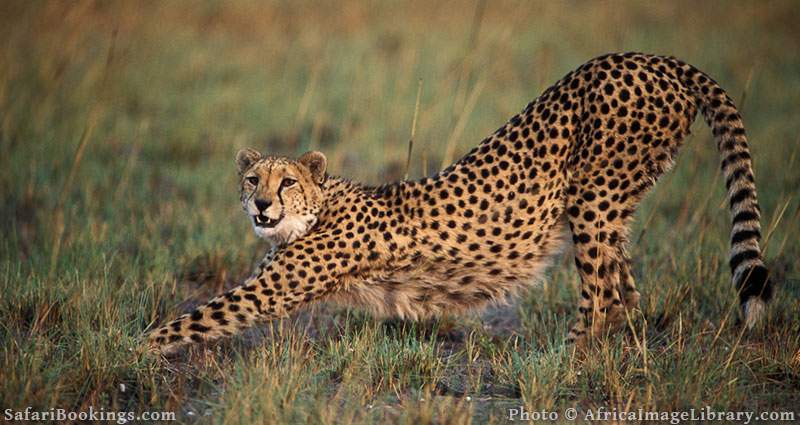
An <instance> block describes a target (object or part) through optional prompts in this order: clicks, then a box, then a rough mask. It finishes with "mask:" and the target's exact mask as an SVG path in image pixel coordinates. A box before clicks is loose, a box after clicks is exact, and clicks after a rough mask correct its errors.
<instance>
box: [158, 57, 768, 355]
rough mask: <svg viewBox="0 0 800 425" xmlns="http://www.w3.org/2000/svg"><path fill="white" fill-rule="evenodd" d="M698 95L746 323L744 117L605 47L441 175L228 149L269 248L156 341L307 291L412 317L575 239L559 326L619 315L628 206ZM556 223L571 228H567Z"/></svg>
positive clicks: (495, 295)
mask: <svg viewBox="0 0 800 425" xmlns="http://www.w3.org/2000/svg"><path fill="white" fill-rule="evenodd" d="M698 111H699V112H700V113H701V114H702V116H703V117H704V119H705V121H706V123H707V124H708V125H709V126H710V127H711V130H712V134H713V135H714V139H715V142H716V145H717V148H718V150H719V153H720V157H721V162H722V173H723V176H724V178H725V187H726V189H727V197H728V205H729V209H730V213H731V217H732V229H731V235H730V238H731V249H730V256H729V266H730V270H731V275H732V281H733V284H734V287H735V288H736V290H737V293H738V294H739V300H740V303H741V306H742V311H743V314H744V316H745V322H744V323H745V324H746V325H747V326H748V327H750V326H753V325H754V324H755V323H756V321H757V319H758V317H760V316H761V315H762V314H763V312H764V306H765V303H766V302H767V301H768V300H769V299H770V297H771V296H772V291H773V284H772V282H771V280H770V277H769V273H768V271H767V268H766V267H765V266H764V262H763V259H762V253H761V248H760V246H759V240H760V238H761V225H760V209H759V206H758V201H757V194H756V186H755V178H754V174H753V168H752V159H751V155H750V150H749V146H748V143H747V138H746V135H745V129H744V124H743V122H742V117H741V115H740V114H739V111H738V110H737V109H736V106H735V105H734V103H733V101H732V100H731V98H730V97H729V96H728V95H727V94H726V92H725V91H724V90H723V89H722V88H721V87H720V86H719V84H717V83H716V82H715V81H714V80H713V79H712V78H711V77H709V76H708V75H707V74H705V73H703V72H701V71H699V70H698V69H696V68H695V67H693V66H691V65H689V64H686V63H684V62H682V61H680V60H678V59H675V58H673V57H665V56H654V55H647V54H640V53H625V54H609V55H605V56H601V57H598V58H595V59H592V60H590V61H589V62H587V63H585V64H583V65H581V66H580V67H578V68H577V69H575V70H573V71H571V72H569V73H568V74H567V75H565V76H564V77H563V78H562V79H560V80H559V81H558V82H556V83H555V84H554V85H553V86H551V87H550V88H548V89H547V90H545V92H544V93H542V94H541V95H540V96H539V97H538V98H536V99H535V100H533V101H532V102H531V103H529V104H528V105H527V106H526V107H525V108H524V109H523V110H522V112H520V113H519V114H517V115H515V116H513V117H512V118H511V119H510V120H509V121H508V122H507V123H506V124H505V125H503V126H502V127H500V128H499V129H498V130H497V131H495V132H494V133H493V134H492V135H490V136H489V137H487V138H485V139H484V140H483V141H481V143H480V144H478V146H476V147H475V148H474V149H472V150H471V151H470V152H468V153H467V154H466V155H464V156H463V157H462V158H461V159H459V160H458V161H457V162H455V163H454V164H452V165H451V166H449V167H448V168H447V169H445V170H443V171H441V172H439V173H437V174H436V175H433V176H430V177H426V178H423V179H420V180H415V181H401V182H396V183H392V184H387V185H383V186H379V187H372V186H366V185H361V184H358V183H355V182H351V181H348V180H346V179H342V178H337V177H328V175H327V161H326V159H325V156H324V155H323V154H321V153H319V152H309V153H306V154H304V155H302V156H301V157H299V158H297V159H289V158H283V157H273V156H264V155H262V154H260V153H259V152H257V151H255V150H252V149H244V150H242V151H240V152H239V153H238V154H237V156H236V164H237V168H238V171H239V176H240V178H241V180H240V194H241V201H242V208H243V209H244V210H245V212H246V213H247V214H248V215H249V216H250V217H251V220H252V222H253V229H254V231H255V232H256V234H257V235H258V236H260V237H262V238H265V239H267V240H269V241H270V242H271V243H272V245H273V249H272V251H271V253H270V254H269V255H268V256H267V258H266V259H265V261H263V262H262V263H261V265H260V266H259V268H258V270H257V271H256V273H255V274H254V275H253V276H251V277H250V278H248V279H247V280H245V282H244V283H243V284H242V285H241V286H238V287H236V288H234V289H232V290H230V291H228V292H225V293H224V294H221V295H219V296H217V297H215V298H213V299H212V300H210V301H209V302H208V303H207V304H205V305H204V306H202V307H199V308H197V309H196V310H194V311H192V312H191V313H188V314H184V315H182V316H180V317H178V318H177V319H175V320H173V321H171V322H169V323H168V324H166V325H165V326H163V327H161V328H158V329H156V330H155V331H154V332H152V333H151V334H150V336H149V344H150V346H151V347H153V348H155V349H157V350H160V351H161V352H169V351H171V350H173V349H175V348H177V347H179V346H181V345H182V344H185V343H190V342H202V341H208V340H211V339H214V338H217V337H220V336H229V335H233V334H235V333H237V332H238V331H240V330H241V329H243V328H246V327H248V326H251V325H253V324H254V323H256V322H259V321H263V320H269V319H274V318H280V317H284V316H286V315H288V314H289V313H291V312H293V311H295V310H296V309H297V308H299V307H301V306H304V305H307V304H309V303H310V302H313V301H316V300H329V301H335V302H340V303H344V304H348V305H357V306H362V307H366V308H367V309H369V310H371V311H372V312H373V313H375V314H376V315H380V316H398V317H403V318H409V319H422V318H426V317H431V316H436V315H439V314H442V313H444V312H447V313H458V312H463V311H467V310H472V309H476V308H480V307H482V306H485V305H487V304H488V303H492V302H501V301H503V300H505V299H507V298H508V297H510V296H513V295H515V294H517V293H519V292H520V291H523V290H526V289H527V288H529V287H530V285H531V284H532V283H533V282H536V281H537V280H540V279H542V276H543V275H544V271H545V268H546V267H547V265H548V264H549V260H550V259H551V258H552V257H553V256H554V254H555V253H557V252H559V250H560V248H561V247H562V246H564V245H565V244H566V243H567V242H568V241H569V240H570V239H571V242H572V244H573V245H574V251H575V265H576V267H577V269H578V274H579V276H580V279H581V286H580V293H579V297H578V314H577V320H576V323H575V325H574V326H573V327H572V328H571V330H570V331H569V335H568V336H567V340H568V341H577V342H581V341H584V340H586V339H587V338H589V337H591V336H592V335H595V334H597V333H599V332H605V331H608V330H611V329H614V327H615V326H616V325H618V324H619V323H620V322H621V321H623V320H622V318H624V317H625V313H626V312H627V311H628V310H631V309H636V308H637V307H638V303H639V298H640V294H639V292H638V291H637V290H636V285H635V282H634V278H633V273H632V268H633V267H632V262H631V259H630V255H629V253H628V234H629V229H630V224H631V222H632V220H633V217H634V213H635V210H636V207H637V206H638V204H639V202H640V200H641V199H642V198H643V197H644V195H645V194H646V193H647V191H648V190H649V189H650V188H651V187H652V186H653V185H654V184H655V182H656V180H657V179H658V177H659V176H661V175H662V174H663V173H664V172H665V171H666V170H668V169H669V168H670V167H671V165H672V163H673V159H674V158H675V156H676V154H677V152H678V150H679V148H680V147H681V145H682V143H683V141H684V140H685V139H686V136H687V135H688V134H689V131H690V126H691V124H692V122H693V121H694V119H695V116H696V115H697V113H698ZM565 235H568V236H567V237H566V238H565V237H564V236H565Z"/></svg>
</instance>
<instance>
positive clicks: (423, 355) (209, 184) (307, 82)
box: [0, 0, 800, 423]
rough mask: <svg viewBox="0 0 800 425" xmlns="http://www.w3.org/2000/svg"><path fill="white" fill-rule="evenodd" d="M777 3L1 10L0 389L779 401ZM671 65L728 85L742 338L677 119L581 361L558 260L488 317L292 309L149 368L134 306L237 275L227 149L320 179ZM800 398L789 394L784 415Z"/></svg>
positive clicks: (785, 240) (707, 194) (387, 175)
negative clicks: (619, 280)
mask: <svg viewBox="0 0 800 425" xmlns="http://www.w3.org/2000/svg"><path fill="white" fill-rule="evenodd" d="M798 22H800V3H798V2H797V1H749V2H746V1H703V2H695V1H669V2H650V1H633V2H629V1H595V2H588V1H587V2H584V1H558V2H545V1H516V2H513V1H510V2H505V1H504V2H494V1H492V2H489V1H481V0H477V1H442V2H431V1H385V2H361V1H349V0H348V1H329V2H305V1H279V2H257V1H236V2H223V1H203V2H155V1H148V2H116V1H73V2H60V1H52V2H47V1H3V2H2V4H0V39H1V40H3V41H2V44H0V196H1V197H2V198H0V234H2V239H1V240H0V294H2V298H1V299H0V393H1V396H0V401H1V402H0V405H2V406H3V408H14V409H24V408H25V407H26V406H33V407H34V408H40V409H47V408H50V407H61V408H66V409H75V410H81V409H87V408H88V406H94V407H95V408H96V409H99V408H100V407H104V408H105V409H119V410H134V411H143V410H172V411H175V412H177V413H178V418H179V419H180V420H181V421H203V422H205V421H214V422H229V423H230V422H232V423H248V422H250V421H256V420H257V421H263V422H266V423H284V422H292V421H296V422H302V423H305V422H314V423H348V422H366V423H371V422H381V421H384V420H390V421H394V422H408V423H424V422H437V423H444V422H450V423H470V422H484V421H489V422H496V423H499V422H504V421H505V420H506V418H507V416H508V408H509V407H518V406H520V405H522V406H527V407H528V408H529V409H530V410H534V409H543V408H546V409H555V410H557V409H563V408H565V407H570V406H577V407H579V408H581V409H589V408H593V407H594V408H596V407H599V406H606V407H609V408H611V407H616V408H618V409H624V408H639V407H642V408H645V409H648V408H650V409H653V408H659V409H661V410H669V409H687V408H691V407H702V406H705V405H711V406H713V407H715V408H718V409H728V410H741V409H753V410H765V409H773V410H774V409H779V408H784V409H786V408H789V407H791V406H794V407H795V408H796V406H798V405H800V394H799V393H800V384H798V382H800V351H799V350H800V337H799V336H798V335H799V334H800V318H798V316H797V312H798V311H799V310H800V304H799V303H798V293H800V282H799V280H800V270H799V269H798V266H797V263H796V259H797V258H798V255H800V244H799V243H798V237H800V225H799V224H798V223H800V220H799V219H800V202H799V201H798V186H800V171H798V169H799V168H798V167H800V159H798V151H799V150H800V147H799V145H800V120H798V118H800V117H799V116H798V115H799V114H800V53H799V52H800V29H799V28H800V27H799V26H798ZM628 50H635V51H645V52H651V53H659V54H668V55H674V56H677V57H679V58H681V59H683V60H685V61H687V62H689V63H692V64H694V65H696V66H697V67H699V68H700V69H703V70H705V71H706V72H708V73H709V74H711V75H712V76H714V77H715V78H716V79H717V80H718V81H719V82H720V83H721V84H722V86H723V87H725V88H726V89H727V90H728V91H729V93H730V94H731V95H732V96H733V97H734V99H735V100H736V101H737V103H738V105H739V107H740V109H741V110H742V112H743V115H744V117H745V124H746V126H747V129H748V134H749V136H750V140H751V147H752V152H753V155H754V157H755V169H756V173H757V183H758V186H759V195H760V198H761V200H762V209H763V212H764V214H763V216H764V218H763V222H764V227H765V235H766V256H767V259H768V263H769V265H770V266H771V268H772V270H773V274H774V277H775V278H776V279H777V280H778V281H779V282H780V289H779V292H778V296H777V298H778V299H777V300H776V303H775V306H774V307H773V308H772V311H771V314H770V318H769V320H768V322H767V325H766V327H765V329H763V330H762V331H761V332H759V333H756V334H744V335H743V334H741V333H740V331H739V330H740V329H739V327H738V326H737V325H736V323H735V322H736V311H735V309H736V300H735V294H734V291H733V290H732V289H731V287H730V284H729V279H730V277H729V273H728V271H727V267H726V266H725V263H726V258H727V239H728V231H729V217H728V213H727V211H726V208H725V200H724V195H723V182H722V181H721V176H720V173H719V171H718V169H719V167H718V163H719V159H718V156H717V153H716V151H715V149H714V145H713V142H712V141H711V136H710V131H709V130H708V129H707V128H706V127H705V125H704V124H703V123H702V122H701V121H700V120H698V122H697V124H696V125H695V127H694V136H692V137H691V138H690V139H689V140H688V141H687V143H686V146H685V147H684V149H683V152H682V154H681V156H680V158H679V160H678V165H677V166H676V169H675V170H674V171H673V172H671V173H670V174H668V175H667V176H665V177H664V178H663V179H662V181H661V184H660V185H658V187H657V188H656V189H655V190H654V191H653V194H652V195H651V196H650V197H649V198H648V199H647V201H646V202H645V203H644V205H643V207H642V208H641V210H640V211H639V212H638V215H637V217H638V219H637V229H636V232H635V233H634V237H633V240H634V242H635V246H634V247H633V248H632V252H633V255H634V263H635V266H636V269H635V272H636V273H635V274H636V276H637V278H638V281H639V285H640V287H641V288H642V292H643V312H642V315H641V317H637V318H635V320H634V323H633V325H634V326H633V328H634V329H635V331H629V332H628V333H627V335H620V336H615V337H612V338H609V339H608V341H606V343H605V344H604V345H602V346H601V347H598V348H596V349H595V351H594V352H593V353H592V355H590V356H586V357H581V356H578V355H575V354H574V353H571V351H570V350H569V348H568V347H564V346H563V344H562V337H563V335H565V328H566V326H567V323H568V321H569V320H570V319H571V318H572V311H573V305H574V303H575V294H576V283H577V277H576V275H575V273H574V271H573V270H572V266H571V261H570V260H569V255H568V254H567V255H566V256H564V257H563V258H562V257H559V259H557V261H556V267H554V268H553V271H552V272H551V273H550V276H549V277H548V279H547V281H546V282H545V284H544V285H543V287H542V288H539V289H534V290H532V291H531V293H530V294H529V295H527V296H526V297H524V298H523V299H522V300H519V301H518V302H515V303H513V304H512V305H511V306H507V307H504V308H498V309H493V310H491V311H489V312H488V313H486V314H484V315H483V316H469V317H445V318H443V319H441V320H438V321H435V322H433V323H423V324H410V323H397V322H381V321H376V320H374V319H371V318H370V317H368V316H366V315H364V314H362V313H359V312H356V311H347V310H343V309H339V308H336V307H331V306H325V305H320V306H315V307H314V308H311V309H308V310H306V311H304V312H302V313H300V314H299V315H297V316H296V317H294V318H293V319H289V320H283V321H281V322H278V323H275V324H272V325H271V326H265V327H262V328H260V329H256V330H254V331H252V332H250V333H249V334H247V335H246V336H245V337H243V338H236V339H234V340H233V341H226V342H223V343H222V344H218V345H215V346H214V349H212V350H207V349H203V348H200V349H194V350H190V352H189V353H188V354H187V355H186V356H185V357H182V358H179V359H177V360H175V361H173V362H171V363H168V364H165V363H163V362H160V361H156V360H154V359H151V358H143V357H140V356H138V355H137V354H136V347H137V339H138V338H139V337H140V335H141V333H142V332H143V331H144V330H145V329H146V328H147V326H149V325H151V324H152V323H154V322H159V321H162V320H165V319H167V318H170V317H174V315H176V314H178V313H180V312H183V311H185V310H187V309H188V308H190V307H191V306H192V305H194V304H196V303H198V302H200V301H202V300H203V299H204V298H206V297H208V296H210V295H211V294H213V293H215V292H217V291H219V290H222V289H224V288H227V287H230V286H232V285H235V284H236V282H238V281H239V280H240V279H242V278H244V277H246V276H247V274H248V271H249V270H251V268H252V265H253V264H254V261H255V260H256V259H258V258H260V257H261V256H262V255H263V253H264V252H265V250H266V247H265V245H264V244H263V243H262V242H259V241H257V240H256V239H255V237H254V236H253V235H252V232H251V230H250V229H249V224H248V222H247V220H246V219H245V218H244V217H243V216H242V214H241V212H240V206H239V202H238V195H237V189H236V186H237V180H236V173H235V168H234V166H233V156H234V154H235V152H236V150H237V149H239V148H241V147H245V146H251V147H254V148H257V149H259V150H261V151H263V152H268V153H273V154H282V155H289V156H295V155H299V154H301V153H302V152H304V151H306V150H309V149H319V150H322V151H323V152H325V154H326V155H327V156H328V158H329V170H330V171H331V172H332V173H334V174H338V175H342V176H345V177H350V178H354V179H358V180H363V181H366V182H369V183H381V182H385V181H390V180H394V179H398V178H402V176H403V174H404V172H405V161H406V152H407V149H408V140H409V138H410V137H411V133H412V120H413V116H414V110H415V102H416V98H417V93H418V91H419V93H421V96H420V99H419V118H418V121H417V124H416V128H415V131H414V134H415V136H414V149H413V152H412V156H411V168H410V170H409V171H410V175H411V177H420V176H422V175H424V174H426V173H432V172H435V171H436V170H438V169H439V168H440V167H441V165H442V163H443V162H446V161H447V159H448V158H449V157H452V156H453V155H454V156H455V157H458V156H459V155H460V154H462V153H464V152H466V150H468V149H469V148H471V147H472V146H473V145H474V144H476V143H477V142H478V141H480V140H481V139H482V138H483V137H485V136H487V135H488V134H489V133H491V132H492V131H493V130H494V129H495V128H497V127H499V126H500V125H501V124H503V123H504V122H505V120H506V119H508V118H509V117H510V116H511V115H513V114H514V113H516V112H518V111H519V110H520V109H521V108H522V107H523V106H524V105H525V104H526V103H527V102H528V101H530V100H531V99H533V98H534V97H536V96H537V95H538V94H539V93H540V92H542V91H543V90H544V89H545V88H546V87H547V86H549V85H550V84H552V83H553V82H555V81H556V80H557V79H558V78H560V77H561V76H562V75H563V74H565V73H566V72H568V71H569V70H571V69H573V68H575V67H576V66H578V65H580V64H581V63H583V62H584V61H586V60H588V59H590V58H592V57H594V56H597V55H599V54H603V53H607V52H611V51H628ZM798 415H800V412H798Z"/></svg>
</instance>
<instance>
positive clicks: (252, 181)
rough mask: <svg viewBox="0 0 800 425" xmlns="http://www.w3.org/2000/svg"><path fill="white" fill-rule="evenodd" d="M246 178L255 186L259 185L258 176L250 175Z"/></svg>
mask: <svg viewBox="0 0 800 425" xmlns="http://www.w3.org/2000/svg"><path fill="white" fill-rule="evenodd" d="M246 180H247V182H248V183H250V184H252V185H253V186H258V177H256V176H250V177H248V178H247V179H246Z"/></svg>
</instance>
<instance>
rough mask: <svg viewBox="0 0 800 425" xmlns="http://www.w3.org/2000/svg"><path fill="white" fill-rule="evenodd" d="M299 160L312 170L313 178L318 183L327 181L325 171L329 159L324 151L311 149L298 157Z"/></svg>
mask: <svg viewBox="0 0 800 425" xmlns="http://www.w3.org/2000/svg"><path fill="white" fill-rule="evenodd" d="M297 162H299V163H301V164H303V165H305V166H306V168H308V170H309V171H311V178H312V179H313V180H314V183H316V184H322V183H325V178H326V174H325V171H326V169H327V167H328V159H327V158H325V155H323V154H322V152H318V151H311V152H306V153H304V154H303V155H301V156H300V158H298V159H297Z"/></svg>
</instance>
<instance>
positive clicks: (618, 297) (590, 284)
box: [567, 204, 639, 345]
mask: <svg viewBox="0 0 800 425" xmlns="http://www.w3.org/2000/svg"><path fill="white" fill-rule="evenodd" d="M590 208H593V205H586V204H584V205H581V206H580V209H582V210H588V209H590ZM586 217H589V218H592V217H591V214H589V215H587V214H582V213H581V212H580V211H573V213H572V214H570V217H569V220H570V230H571V231H572V235H573V241H574V243H575V265H576V266H577V268H578V274H579V276H580V279H581V288H580V300H579V302H578V320H577V321H576V323H575V325H574V326H572V328H571V329H570V331H569V334H568V336H567V341H568V342H576V343H578V344H579V345H582V344H583V343H584V342H585V341H586V340H587V339H588V338H595V337H598V336H600V335H602V334H603V333H605V332H608V331H610V330H615V329H618V328H619V327H620V325H623V324H624V323H625V322H626V310H631V309H635V308H636V307H637V306H638V303H639V292H638V291H637V290H636V287H635V284H634V280H633V276H632V275H631V272H630V260H629V259H628V258H627V255H625V251H624V243H625V241H624V236H623V235H624V234H626V231H627V228H626V226H625V224H626V223H624V222H623V221H621V220H616V221H614V222H612V223H603V222H600V221H599V220H597V221H595V220H586Z"/></svg>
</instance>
